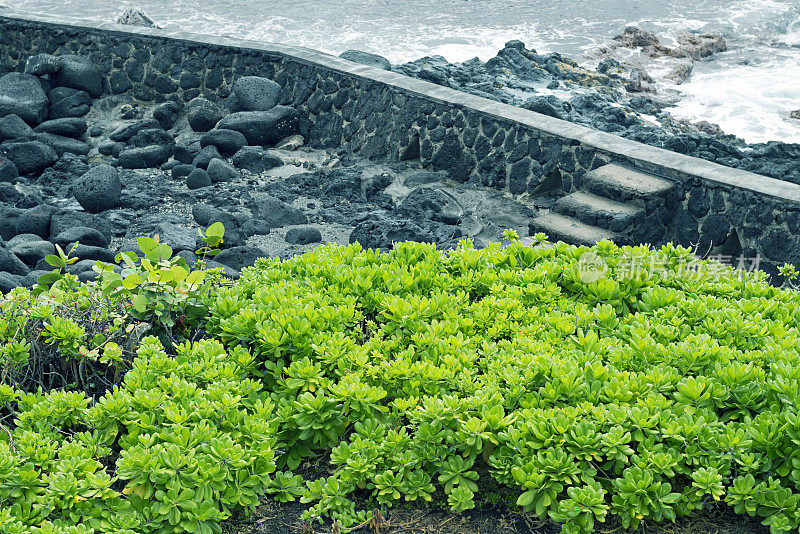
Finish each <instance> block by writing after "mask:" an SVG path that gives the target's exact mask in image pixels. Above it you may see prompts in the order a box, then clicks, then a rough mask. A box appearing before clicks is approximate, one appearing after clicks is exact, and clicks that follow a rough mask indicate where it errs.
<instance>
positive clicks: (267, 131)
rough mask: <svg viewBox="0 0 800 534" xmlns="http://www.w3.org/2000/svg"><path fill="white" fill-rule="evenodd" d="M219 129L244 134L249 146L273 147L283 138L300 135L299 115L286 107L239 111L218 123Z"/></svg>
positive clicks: (294, 110)
mask: <svg viewBox="0 0 800 534" xmlns="http://www.w3.org/2000/svg"><path fill="white" fill-rule="evenodd" d="M219 128H225V129H228V130H236V131H237V132H241V133H243V134H244V136H245V138H247V142H248V143H249V144H250V145H262V146H264V145H274V144H275V143H277V142H278V141H280V140H281V139H283V138H284V137H287V136H289V135H293V134H297V133H300V113H299V112H298V111H297V110H296V109H294V108H291V107H288V106H276V107H274V108H272V109H271V110H269V111H240V112H238V113H231V114H230V115H228V116H227V117H225V118H224V119H222V120H221V121H220V122H219Z"/></svg>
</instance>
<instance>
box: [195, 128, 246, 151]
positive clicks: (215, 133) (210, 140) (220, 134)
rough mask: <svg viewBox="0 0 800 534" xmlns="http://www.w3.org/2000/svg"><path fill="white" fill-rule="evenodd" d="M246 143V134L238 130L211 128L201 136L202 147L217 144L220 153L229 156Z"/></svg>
mask: <svg viewBox="0 0 800 534" xmlns="http://www.w3.org/2000/svg"><path fill="white" fill-rule="evenodd" d="M246 144H247V139H246V138H245V136H244V134H242V133H241V132H237V131H236V130H211V131H209V132H206V133H204V134H203V137H201V138H200V146H201V147H207V146H209V145H212V146H215V147H217V150H219V152H220V154H223V155H227V156H230V155H231V154H235V153H236V152H238V151H239V150H240V149H241V148H242V147H243V146H245V145H246Z"/></svg>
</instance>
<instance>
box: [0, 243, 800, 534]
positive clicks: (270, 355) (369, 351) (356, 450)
mask: <svg viewBox="0 0 800 534" xmlns="http://www.w3.org/2000/svg"><path fill="white" fill-rule="evenodd" d="M507 238H509V240H510V243H508V244H506V245H501V244H493V245H490V246H489V247H487V248H485V249H483V250H476V249H475V248H474V247H473V246H472V243H471V242H469V241H463V242H461V243H460V244H459V246H458V248H456V249H455V250H452V251H449V252H446V253H443V252H440V251H437V250H436V248H435V246H434V245H429V244H418V243H399V244H397V245H396V246H395V247H394V249H393V250H392V251H390V252H388V253H381V252H380V251H375V250H362V249H361V247H360V246H359V245H357V244H355V245H351V246H349V247H339V246H335V245H325V246H322V247H319V248H317V249H315V250H313V251H311V252H308V253H306V254H304V255H302V256H298V257H295V258H292V259H290V260H287V261H280V260H277V259H262V260H259V261H258V262H257V264H256V266H255V267H254V268H252V269H246V270H245V271H244V272H243V276H242V279H241V280H239V281H238V282H237V284H236V285H234V286H232V287H216V286H215V288H214V289H215V292H214V295H213V298H205V299H202V305H203V306H205V307H206V308H205V309H206V310H207V315H206V316H205V317H196V321H197V326H198V328H200V329H202V330H203V331H204V332H205V335H206V336H208V337H209V338H212V339H206V340H204V341H201V342H198V343H195V344H193V345H192V344H189V343H185V344H182V345H179V346H178V348H177V350H176V355H175V356H171V355H168V354H167V353H166V352H165V351H164V350H163V348H162V345H161V343H160V342H159V341H157V340H156V339H154V338H149V339H148V340H147V341H146V342H144V343H143V344H142V346H141V347H140V348H139V350H138V356H137V359H136V360H135V361H134V362H133V365H132V367H131V369H130V371H128V372H127V374H126V375H125V378H124V381H123V382H122V383H121V385H120V387H117V388H114V389H112V390H111V391H109V392H108V393H106V394H105V395H103V396H101V397H100V398H98V399H97V400H96V401H92V400H90V398H89V397H87V396H86V395H84V394H83V393H77V392H74V391H73V392H69V391H54V392H51V393H48V394H42V393H38V394H23V393H21V392H20V391H18V390H16V389H14V388H9V387H6V388H5V389H0V414H2V413H4V412H3V411H5V412H6V413H10V414H12V415H13V417H14V420H13V424H12V425H9V428H10V430H9V432H8V435H7V436H4V433H3V432H0V481H2V482H0V510H4V511H3V512H0V531H3V529H5V530H6V531H8V532H14V533H16V532H22V531H29V530H31V529H39V530H38V532H69V533H70V534H72V533H76V534H77V533H81V534H82V533H84V532H86V533H87V534H89V533H91V532H103V533H106V532H108V533H126V534H127V533H128V532H203V533H206V532H219V521H220V520H223V519H224V518H226V517H229V516H230V514H232V513H234V512H236V511H237V510H247V509H250V508H252V507H253V506H254V505H255V504H256V503H257V502H258V499H259V498H260V497H261V496H263V495H272V496H273V497H274V498H275V499H276V500H278V501H281V502H287V501H293V500H297V499H299V500H300V501H301V502H304V503H308V504H309V505H310V508H309V510H308V512H307V515H306V517H307V518H319V519H320V520H322V518H323V517H331V518H333V520H334V521H335V522H336V524H337V525H338V526H339V527H348V526H350V527H352V526H354V525H365V524H367V523H374V522H375V521H376V520H377V519H376V517H374V516H373V514H372V512H368V511H367V510H374V509H380V507H388V506H394V505H397V504H398V503H401V502H402V503H425V502H428V501H434V502H442V503H447V505H448V506H449V507H450V508H451V509H452V510H454V511H455V512H462V511H465V510H469V509H471V508H473V507H475V506H476V503H479V502H481V500H485V501H487V502H489V501H490V500H491V501H493V502H496V501H497V498H496V495H497V494H496V491H497V490H496V488H498V487H499V488H502V489H501V490H500V491H503V492H505V494H504V497H505V498H506V499H508V500H509V502H511V503H513V502H516V503H517V505H518V506H519V507H521V508H522V509H524V510H525V511H527V512H530V513H532V514H535V515H537V516H539V517H540V518H542V519H550V520H554V521H557V522H559V523H562V524H563V532H566V533H570V534H575V533H590V532H594V531H595V529H596V526H597V524H598V523H602V522H605V521H608V520H609V518H613V521H615V522H616V523H618V524H621V525H622V526H623V527H625V528H635V527H638V526H639V525H641V524H642V522H647V521H655V522H657V521H664V520H674V519H675V518H676V517H678V516H683V515H689V514H692V513H695V512H696V511H698V510H700V509H703V508H706V507H709V506H713V505H716V504H723V503H724V504H727V505H728V506H731V507H732V508H733V509H734V510H735V511H737V512H739V513H743V514H749V515H753V516H759V517H762V518H763V521H764V524H766V525H769V526H770V529H771V531H772V532H774V533H779V532H787V531H790V530H796V529H797V528H798V526H799V525H800V452H798V451H800V448H798V447H797V445H798V444H800V414H798V409H797V407H796V406H797V404H798V395H800V393H799V392H800V370H799V369H800V366H798V363H799V362H798V357H800V354H798V346H800V306H799V305H800V296H799V295H798V293H797V292H794V291H791V290H787V289H782V288H776V287H773V286H770V285H769V284H768V283H767V282H766V280H765V277H764V275H763V274H760V273H741V272H736V271H733V270H731V269H727V268H722V267H720V266H717V267H716V268H713V269H699V270H697V271H696V272H695V273H691V274H690V275H689V274H687V273H686V271H685V270H684V269H683V266H685V265H686V263H687V261H694V259H693V255H692V251H690V250H688V249H684V248H681V247H674V246H672V245H668V246H665V247H663V248H661V249H660V250H649V249H648V248H646V247H617V246H615V245H613V244H612V243H609V242H602V243H599V244H598V245H597V246H595V247H593V248H592V249H588V248H586V247H574V246H569V245H565V244H563V243H557V244H549V243H544V242H542V241H541V240H539V239H536V240H535V242H534V246H526V245H525V244H523V243H521V242H519V241H518V240H516V239H515V236H513V235H511V234H508V235H507ZM140 245H144V246H142V249H143V252H144V255H145V257H144V259H142V260H141V262H144V261H145V260H146V261H148V262H149V264H150V266H151V267H153V268H154V270H156V267H155V266H158V267H157V270H158V271H160V272H161V273H163V272H164V270H172V266H173V264H172V261H171V260H172V258H171V251H167V250H166V249H165V248H164V245H162V244H161V243H159V242H158V241H155V240H154V241H152V242H151V241H141V242H140ZM145 249H146V250H145ZM587 252H591V253H592V254H593V255H595V256H597V257H598V258H599V259H601V260H602V262H603V265H605V266H606V267H607V269H606V272H605V276H600V277H597V278H593V279H592V280H591V281H589V282H587V281H586V277H585V276H584V274H585V273H583V272H582V269H583V267H582V264H581V257H582V256H583V255H584V254H586V253H587ZM148 254H150V255H151V256H152V257H150V258H148V257H147V255H148ZM156 256H158V257H157V258H156ZM129 259H130V260H131V263H132V264H133V265H131V263H126V266H127V268H129V269H131V270H130V271H125V272H123V273H118V274H119V278H115V279H116V282H109V283H108V285H106V286H103V283H104V282H103V280H102V279H101V281H100V282H99V283H96V284H95V285H92V286H90V287H92V288H93V289H92V291H94V293H98V291H99V292H100V293H101V294H102V288H103V287H106V288H108V287H112V286H113V288H112V289H111V290H110V293H109V294H116V293H114V292H120V294H122V295H125V297H126V298H127V300H130V298H128V297H132V296H133V295H134V294H136V292H137V291H139V288H141V287H142V285H143V284H150V283H155V284H161V285H162V287H164V286H166V285H169V284H171V283H173V282H175V283H176V284H182V283H186V282H185V281H186V278H182V276H180V275H178V276H175V277H174V278H171V279H170V280H168V281H165V280H163V279H161V278H160V277H161V276H162V275H161V274H158V275H155V277H154V278H152V279H151V278H149V272H150V270H149V269H148V268H147V267H146V266H142V265H141V264H137V263H136V260H135V259H134V258H133V257H129ZM154 260H155V261H154ZM633 260H635V261H633ZM123 261H124V260H123ZM632 263H636V264H637V265H641V266H643V268H641V269H638V270H632V269H630V268H629V267H630V265H631V264H632ZM647 265H657V266H658V267H659V268H658V269H657V270H653V271H650V270H648V269H647V268H646V266H647ZM134 268H135V269H144V270H145V271H147V273H148V277H147V280H145V276H141V277H142V281H141V282H138V280H135V279H134V280H133V281H137V284H135V285H134V284H129V285H132V286H133V287H132V288H127V287H126V286H125V280H126V279H127V278H128V277H130V276H132V275H133V274H136V273H134V272H132V271H133V270H134ZM787 269H788V267H787ZM139 274H141V273H139ZM788 274H790V273H789V271H788V270H786V271H785V274H784V275H785V276H786V275H788ZM167 276H169V275H167ZM188 276H189V274H188V273H187V276H186V277H187V278H188ZM112 278H113V277H112ZM107 280H110V279H107ZM67 282H69V279H66V280H61V281H58V282H57V283H56V284H54V286H55V287H54V288H51V289H50V290H49V292H48V293H47V294H48V295H52V294H53V292H54V290H55V292H56V294H57V293H58V292H59V291H62V292H63V289H61V288H62V287H63V286H64V285H65V284H66V283H67ZM117 282H118V283H117ZM81 287H83V286H81ZM146 287H147V288H152V286H146ZM176 287H177V286H176ZM98 288H100V289H98ZM145 290H146V291H150V290H151V289H144V290H143V291H145ZM76 291H83V289H80V290H76ZM126 291H128V292H130V293H126ZM165 292H166V293H168V294H173V293H174V291H173V290H172V289H169V290H166V291H165ZM21 296H22V293H15V294H14V295H12V297H11V298H8V299H6V301H5V304H4V306H6V308H4V310H6V309H12V307H13V306H19V307H20V309H27V308H30V309H32V310H33V309H36V306H37V302H38V301H31V300H28V301H25V302H23V301H22V300H20V299H21ZM147 302H148V305H147V307H146V308H145V312H141V313H147V314H148V315H147V316H146V317H145V316H144V315H143V316H142V319H147V320H149V321H151V322H152V323H153V324H162V325H163V324H164V323H163V321H162V322H160V323H159V321H161V319H160V318H159V317H163V316H167V315H170V314H174V313H175V309H176V308H181V307H182V306H184V303H186V302H188V301H184V300H163V294H160V293H158V291H154V292H153V293H152V294H148V296H147ZM158 302H160V303H161V304H163V308H160V307H159V305H158ZM197 302H201V301H200V300H197V301H192V302H191V303H190V304H191V305H193V304H195V303H197ZM151 304H152V306H151ZM131 306H133V304H131ZM134 310H135V308H134ZM157 311H161V312H162V313H161V315H159V314H158V313H156V312H157ZM37 313H40V314H41V313H43V312H37ZM131 313H133V312H131ZM22 315H25V314H22ZM57 315H58V314H55V316H57ZM21 320H22V319H15V321H18V322H19V321H21ZM50 323H51V324H52V325H54V327H53V328H54V331H57V332H58V334H57V338H58V346H59V347H62V349H61V350H64V351H67V352H69V351H74V350H76V349H75V343H73V342H71V341H70V339H73V338H75V339H77V338H79V337H80V336H79V333H78V332H77V330H76V329H75V327H74V325H71V324H69V323H64V322H61V323H60V322H59V321H58V320H51V321H50ZM15 324H17V323H15V322H13V321H11V322H8V325H7V326H6V327H4V328H5V330H2V329H0V333H3V335H4V336H5V337H3V338H2V340H0V341H2V342H3V343H5V344H4V345H3V349H2V350H3V353H2V354H3V355H4V356H5V357H6V358H8V359H9V360H10V359H13V358H15V357H16V358H18V357H19V356H15V355H18V354H19V353H20V352H21V351H22V352H24V350H23V348H21V347H14V346H12V345H11V344H10V341H11V339H12V337H10V336H13V335H14V334H13V332H14V328H15V326H14V325H15ZM0 326H2V325H0ZM77 350H78V353H80V351H81V348H80V346H78V348H77ZM114 351H115V349H114V346H113V345H111V346H109V345H108V344H107V345H106V347H104V350H103V351H102V354H103V355H104V354H105V352H110V353H111V356H109V357H110V358H111V357H113V356H114V353H115V352H114ZM3 406H5V407H3ZM0 423H2V421H0ZM0 430H2V429H0ZM306 459H309V460H323V461H324V462H325V463H327V464H328V465H329V468H328V469H327V470H326V472H325V473H324V474H325V476H322V477H321V478H318V479H315V480H307V481H305V482H304V481H303V480H302V479H301V478H300V477H299V476H298V475H297V474H296V473H295V471H296V470H297V469H298V468H299V467H300V466H301V464H303V462H304V460H306ZM276 470H277V472H276ZM486 488H492V494H491V495H484V493H487V492H486V491H485V489H486ZM364 501H366V502H367V506H366V507H365V509H360V510H359V509H357V506H356V502H364ZM79 518H81V519H79Z"/></svg>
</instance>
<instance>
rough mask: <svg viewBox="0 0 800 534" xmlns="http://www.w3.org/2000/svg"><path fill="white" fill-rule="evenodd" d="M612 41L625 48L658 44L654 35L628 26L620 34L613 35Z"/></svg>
mask: <svg viewBox="0 0 800 534" xmlns="http://www.w3.org/2000/svg"><path fill="white" fill-rule="evenodd" d="M612 39H613V40H614V44H616V45H617V46H623V47H626V48H643V47H646V46H658V45H659V44H660V42H659V40H658V37H656V34H655V33H653V32H651V31H647V30H643V29H641V28H636V27H634V26H628V27H627V28H625V29H624V30H623V31H622V33H621V34H619V35H615V36H614V37H613V38H612Z"/></svg>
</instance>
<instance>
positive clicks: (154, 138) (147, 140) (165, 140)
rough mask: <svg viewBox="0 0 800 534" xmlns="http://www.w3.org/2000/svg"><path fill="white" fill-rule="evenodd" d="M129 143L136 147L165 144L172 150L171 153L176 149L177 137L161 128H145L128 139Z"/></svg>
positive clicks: (164, 145)
mask: <svg viewBox="0 0 800 534" xmlns="http://www.w3.org/2000/svg"><path fill="white" fill-rule="evenodd" d="M128 144H129V145H130V146H134V147H145V146H163V147H166V148H168V149H169V150H170V155H171V154H172V152H173V150H174V148H173V147H174V146H175V139H173V138H172V136H171V135H170V134H169V133H167V132H165V131H164V130H162V129H161V128H145V129H144V130H139V131H138V132H136V135H134V136H133V137H131V138H130V139H128Z"/></svg>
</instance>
